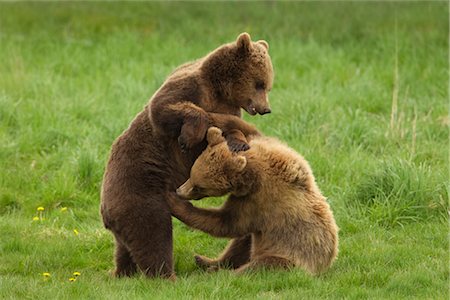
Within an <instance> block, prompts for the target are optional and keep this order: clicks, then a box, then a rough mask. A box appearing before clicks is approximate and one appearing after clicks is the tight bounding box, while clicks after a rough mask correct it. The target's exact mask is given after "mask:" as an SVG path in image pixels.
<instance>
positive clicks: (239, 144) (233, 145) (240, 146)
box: [227, 139, 250, 152]
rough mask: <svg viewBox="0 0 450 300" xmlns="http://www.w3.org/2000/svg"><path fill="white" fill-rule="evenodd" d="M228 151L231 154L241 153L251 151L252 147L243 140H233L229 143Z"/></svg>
mask: <svg viewBox="0 0 450 300" xmlns="http://www.w3.org/2000/svg"><path fill="white" fill-rule="evenodd" d="M227 144H228V149H230V151H231V152H239V151H247V150H248V149H250V145H249V144H247V143H246V142H243V141H241V140H237V139H233V140H231V141H227Z"/></svg>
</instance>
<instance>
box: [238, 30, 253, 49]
mask: <svg viewBox="0 0 450 300" xmlns="http://www.w3.org/2000/svg"><path fill="white" fill-rule="evenodd" d="M236 45H237V47H238V49H242V50H246V51H248V50H250V48H251V47H252V39H251V38H250V34H248V33H247V32H243V33H241V34H240V35H239V36H238V38H237V40H236Z"/></svg>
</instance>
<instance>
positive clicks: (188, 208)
mask: <svg viewBox="0 0 450 300" xmlns="http://www.w3.org/2000/svg"><path fill="white" fill-rule="evenodd" d="M167 203H168V204H169V207H170V209H171V212H172V215H173V216H174V217H176V218H177V219H179V220H180V221H182V222H183V223H185V224H186V225H188V226H190V227H192V228H195V229H198V230H201V231H203V232H206V233H208V234H210V235H212V236H216V237H228V238H236V237H242V236H245V235H246V234H248V233H250V226H251V225H250V223H249V220H247V219H246V218H242V217H241V216H240V214H239V211H240V210H239V209H237V208H233V207H232V206H233V205H232V204H231V205H230V202H225V204H224V206H223V207H222V208H198V207H195V206H193V205H192V203H190V202H189V201H186V200H181V199H179V198H178V196H177V195H176V194H175V193H169V195H168V197H167Z"/></svg>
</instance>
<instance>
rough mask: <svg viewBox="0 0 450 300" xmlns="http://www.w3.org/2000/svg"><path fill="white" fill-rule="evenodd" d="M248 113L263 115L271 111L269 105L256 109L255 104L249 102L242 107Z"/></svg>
mask: <svg viewBox="0 0 450 300" xmlns="http://www.w3.org/2000/svg"><path fill="white" fill-rule="evenodd" d="M242 108H243V109H244V110H245V111H246V112H247V113H248V114H249V115H251V116H254V115H256V114H260V115H261V116H262V115H265V114H269V113H270V112H271V110H270V107H265V108H262V109H261V108H260V109H257V108H256V106H255V105H253V104H249V105H247V106H244V107H242Z"/></svg>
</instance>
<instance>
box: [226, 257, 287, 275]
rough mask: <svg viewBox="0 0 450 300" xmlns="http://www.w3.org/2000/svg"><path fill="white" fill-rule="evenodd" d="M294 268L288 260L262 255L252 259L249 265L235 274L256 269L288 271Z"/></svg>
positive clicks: (243, 266) (237, 270) (242, 267)
mask: <svg viewBox="0 0 450 300" xmlns="http://www.w3.org/2000/svg"><path fill="white" fill-rule="evenodd" d="M292 267H294V263H293V262H292V261H290V260H289V259H286V258H284V257H280V256H273V255H263V256H259V257H256V258H255V259H252V260H251V261H250V262H249V263H247V264H245V265H242V266H241V267H239V268H238V269H236V271H235V272H236V273H237V274H242V273H244V272H247V271H254V270H258V269H289V268H292Z"/></svg>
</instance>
